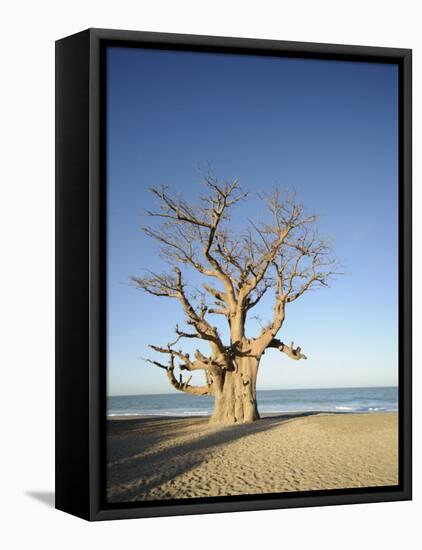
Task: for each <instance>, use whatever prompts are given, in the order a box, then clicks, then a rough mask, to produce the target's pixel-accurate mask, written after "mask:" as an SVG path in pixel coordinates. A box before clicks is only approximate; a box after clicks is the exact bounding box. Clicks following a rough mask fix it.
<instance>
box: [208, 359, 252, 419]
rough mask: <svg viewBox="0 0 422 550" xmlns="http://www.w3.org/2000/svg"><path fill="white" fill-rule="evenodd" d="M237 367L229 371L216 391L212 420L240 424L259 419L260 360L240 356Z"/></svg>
mask: <svg viewBox="0 0 422 550" xmlns="http://www.w3.org/2000/svg"><path fill="white" fill-rule="evenodd" d="M236 366H237V368H236V369H235V370H234V371H227V372H226V373H225V376H224V381H223V383H222V387H221V388H220V389H219V390H217V391H216V393H215V408H214V413H213V415H212V417H211V419H210V422H212V423H217V424H239V423H245V422H254V421H255V420H258V419H259V413H258V407H257V402H256V377H257V373H258V362H257V361H256V359H254V358H249V357H247V358H245V357H243V358H239V359H237V360H236Z"/></svg>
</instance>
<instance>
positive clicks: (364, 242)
mask: <svg viewBox="0 0 422 550" xmlns="http://www.w3.org/2000/svg"><path fill="white" fill-rule="evenodd" d="M107 56H108V57H107V72H108V81H107V124H108V127H107V163H108V164H107V192H108V207H107V208H108V358H107V368H108V392H109V394H111V395H125V394H137V393H144V394H148V393H167V392H169V393H170V392H172V391H175V390H172V388H171V387H170V386H169V384H168V381H167V379H166V377H165V374H164V372H163V371H162V370H161V369H157V368H155V367H153V366H151V365H148V364H146V363H145V362H144V361H142V359H141V357H145V356H149V357H152V352H150V350H148V348H147V345H148V344H149V343H154V344H157V345H163V344H166V343H167V342H169V341H170V340H171V339H172V338H173V336H174V326H175V324H176V323H177V322H179V323H182V322H183V314H182V310H181V308H180V306H179V304H178V303H177V302H175V301H173V300H169V299H165V298H156V297H153V296H148V295H146V294H144V293H142V292H141V291H139V290H136V289H135V288H134V287H133V286H131V285H130V284H129V278H130V276H132V275H141V274H142V273H144V271H143V270H144V269H151V270H154V271H161V270H164V269H165V264H164V263H163V261H162V260H161V258H160V257H159V255H158V248H157V243H155V242H154V241H152V240H150V239H148V238H147V237H146V236H145V235H144V234H143V233H142V232H141V231H140V226H141V225H144V224H145V223H146V222H147V221H148V220H147V219H146V217H145V215H144V211H145V210H146V209H151V208H152V207H153V205H154V200H153V197H152V195H151V194H150V193H149V192H148V187H150V186H151V185H157V184H166V185H168V186H169V187H171V188H172V189H174V190H177V191H178V192H179V193H182V194H184V195H185V196H186V197H195V196H197V195H198V194H199V192H200V191H201V188H200V180H201V177H202V176H203V175H204V174H206V173H207V171H208V167H209V166H211V167H212V170H213V172H214V173H215V174H216V175H217V176H218V177H220V178H221V179H227V180H230V179H232V178H237V179H239V181H240V183H241V185H242V186H243V187H244V188H246V189H248V190H249V192H250V195H249V198H248V201H247V203H245V204H244V205H242V206H241V208H240V210H239V216H238V217H236V215H235V214H234V224H235V227H237V228H240V227H242V223H243V220H244V219H246V218H248V217H250V218H253V219H257V218H258V219H259V218H260V217H261V211H262V208H261V207H260V205H259V201H258V199H257V197H256V193H257V192H263V191H270V190H271V189H273V188H274V186H280V187H287V188H292V187H294V188H295V190H296V191H297V193H298V194H299V197H300V200H301V202H302V203H303V204H304V205H305V207H306V209H307V211H308V212H309V213H316V214H319V215H320V216H321V218H320V223H319V227H320V231H321V233H322V234H324V235H327V236H329V237H331V238H332V240H333V242H334V248H335V251H336V254H337V257H338V258H339V260H340V261H341V263H342V266H343V270H344V271H345V272H346V273H347V274H346V275H344V276H342V277H339V278H338V279H337V280H336V281H334V282H333V283H332V286H331V288H328V289H321V290H319V291H317V292H312V293H308V294H307V295H304V296H303V297H302V298H301V299H300V300H298V301H297V302H295V303H294V304H292V305H291V306H290V308H289V310H288V312H287V318H286V321H285V323H284V325H283V327H282V330H281V331H280V333H279V337H280V338H281V339H282V340H285V341H287V342H290V341H292V340H294V341H295V343H297V344H299V345H300V346H301V347H302V349H303V351H304V352H305V353H306V354H307V355H308V361H300V362H296V361H291V360H289V359H288V357H287V356H285V355H284V354H281V353H278V352H276V351H274V350H272V351H269V352H267V353H266V354H265V356H264V358H263V360H262V363H261V367H260V372H259V375H258V389H279V388H280V389H281V388H308V387H309V388H320V387H340V386H375V385H380V386H382V385H395V384H396V383H397V363H398V361H397V322H398V321H397V300H398V295H397V253H398V252H397V181H398V180H397V178H398V176H397V173H398V165H397V145H398V144H397V135H398V128H397V78H398V75H397V67H396V66H394V65H387V64H372V63H371V64H370V63H357V62H356V63H355V62H340V61H319V60H301V59H287V58H270V57H254V56H238V55H226V54H202V53H201V54H199V53H193V52H192V53H191V52H171V51H157V50H155V51H154V50H142V49H135V48H133V49H131V48H115V47H113V48H109V49H108V53H107ZM192 282H195V280H193V281H192ZM271 312H272V301H271V299H267V300H264V301H263V303H262V307H261V308H260V309H259V311H258V308H257V313H259V316H260V317H261V318H262V319H263V320H264V321H265V320H268V319H270V318H271ZM217 322H218V320H217V321H216V323H217ZM220 323H221V321H220ZM247 328H248V335H253V334H254V332H255V331H257V330H259V326H258V325H257V322H256V321H254V320H251V321H250V322H249V324H248V327H247ZM197 347H199V348H200V349H201V350H203V351H204V352H206V351H207V347H206V345H205V346H204V345H202V344H201V343H199V345H198V343H197V342H194V343H192V342H188V343H187V345H186V346H185V347H184V349H186V351H191V350H193V349H196V348H197ZM196 374H198V375H199V376H200V374H199V373H196ZM195 381H197V382H200V381H201V379H196V380H195Z"/></svg>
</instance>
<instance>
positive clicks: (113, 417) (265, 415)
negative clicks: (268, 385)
mask: <svg viewBox="0 0 422 550" xmlns="http://www.w3.org/2000/svg"><path fill="white" fill-rule="evenodd" d="M349 414H350V415H353V414H368V415H373V414H374V415H375V414H398V411H397V410H386V411H341V410H340V411H317V410H315V411H268V412H263V413H260V419H259V420H263V419H264V418H273V417H285V416H298V417H300V416H305V415H312V416H317V415H349ZM210 417H211V414H209V413H207V414H192V415H191V414H185V415H182V414H163V413H157V414H155V413H150V414H114V413H113V414H111V415H109V414H108V415H107V417H106V420H107V422H113V421H115V420H119V421H122V420H147V419H150V418H151V419H152V418H157V419H159V420H175V419H176V420H183V419H187V420H189V419H209V418H210ZM259 420H258V422H259Z"/></svg>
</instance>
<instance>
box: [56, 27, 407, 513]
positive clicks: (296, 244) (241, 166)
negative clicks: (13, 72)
mask: <svg viewBox="0 0 422 550" xmlns="http://www.w3.org/2000/svg"><path fill="white" fill-rule="evenodd" d="M56 75H57V78H56V121H57V122H56V181H57V195H56V196H57V209H56V210H57V240H56V241H57V296H56V298H57V332H56V349H57V352H56V353H57V356H56V506H57V508H59V509H61V510H64V511H66V512H69V513H72V514H75V515H77V516H80V517H83V518H85V519H89V520H103V519H117V518H136V517H143V516H163V515H176V514H197V513H206V512H227V511H240V510H258V509H269V508H285V507H298V506H314V505H332V504H345V503H360V502H380V501H391V500H407V499H410V498H411V51H410V50H404V49H393V48H375V47H361V46H340V45H326V44H307V43H295V42H278V41H266V40H251V39H239V38H222V37H203V36H187V35H176V34H157V33H145V32H128V31H114V30H101V29H90V30H86V31H84V32H81V33H79V34H76V35H74V36H71V37H67V38H64V39H62V40H59V41H58V42H57V43H56Z"/></svg>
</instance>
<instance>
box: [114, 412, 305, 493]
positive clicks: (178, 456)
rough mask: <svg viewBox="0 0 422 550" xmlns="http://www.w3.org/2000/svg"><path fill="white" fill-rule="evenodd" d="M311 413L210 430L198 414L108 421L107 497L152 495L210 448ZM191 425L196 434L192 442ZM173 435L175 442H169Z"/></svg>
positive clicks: (204, 456) (197, 462) (206, 457)
mask: <svg viewBox="0 0 422 550" xmlns="http://www.w3.org/2000/svg"><path fill="white" fill-rule="evenodd" d="M313 414H316V413H313V412H307V413H300V414H285V415H279V416H267V417H265V418H263V419H261V420H259V421H257V422H254V423H253V424H240V425H237V426H236V425H235V426H227V427H222V428H215V427H213V426H211V425H208V424H207V421H206V420H204V419H198V418H194V419H191V420H187V419H186V418H185V419H184V422H180V419H175V420H174V422H173V421H170V420H165V421H163V420H162V419H161V420H160V419H149V420H147V421H145V420H126V421H112V422H111V423H110V424H111V426H110V429H109V431H108V443H109V444H108V449H109V452H108V458H109V460H108V473H107V488H108V498H109V501H110V502H127V501H133V500H149V499H154V498H157V497H155V496H154V494H151V492H152V493H154V489H157V488H158V487H160V486H162V485H163V484H165V483H167V482H170V483H171V481H172V480H173V479H175V478H176V477H178V476H180V475H182V474H184V473H185V472H187V471H189V470H192V469H194V468H196V467H198V466H199V465H200V464H202V463H203V462H205V461H207V460H209V458H210V457H211V456H212V455H211V453H210V451H212V450H213V449H216V448H218V447H221V446H224V445H226V444H228V443H232V442H234V441H236V440H238V439H241V438H242V437H245V436H249V435H254V434H258V433H263V432H266V431H269V430H271V429H273V428H275V427H277V426H280V425H281V424H285V423H287V422H289V421H291V420H294V419H296V418H299V417H303V416H309V415H313ZM195 429H197V430H198V431H200V435H199V436H198V437H196V438H195V439H194V440H192V435H193V434H194V433H195ZM186 430H190V431H189V432H187V431H186ZM187 433H188V435H189V436H190V437H188V440H187V441H182V442H177V438H178V437H183V436H184V435H186V434H187ZM174 439H176V442H175V444H172V443H174ZM170 441H172V443H170ZM154 449H156V450H154ZM161 498H171V496H170V495H168V496H163V497H161Z"/></svg>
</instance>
